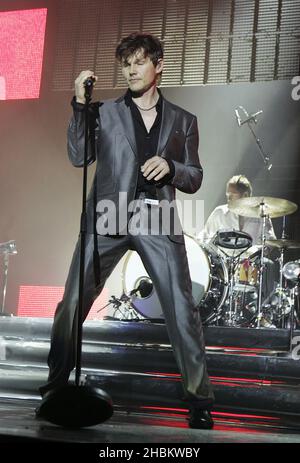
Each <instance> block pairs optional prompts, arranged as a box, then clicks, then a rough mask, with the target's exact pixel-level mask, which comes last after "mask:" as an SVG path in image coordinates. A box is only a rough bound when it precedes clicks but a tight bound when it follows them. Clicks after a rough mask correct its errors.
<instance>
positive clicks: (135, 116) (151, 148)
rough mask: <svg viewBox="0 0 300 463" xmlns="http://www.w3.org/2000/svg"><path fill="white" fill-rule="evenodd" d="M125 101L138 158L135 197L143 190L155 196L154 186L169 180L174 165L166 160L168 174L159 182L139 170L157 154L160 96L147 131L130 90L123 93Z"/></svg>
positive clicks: (160, 117)
mask: <svg viewBox="0 0 300 463" xmlns="http://www.w3.org/2000/svg"><path fill="white" fill-rule="evenodd" d="M125 103H126V104H127V105H128V106H129V107H130V110H131V115H132V120H133V125H134V131H135V141H136V146H137V151H138V158H139V172H138V181H137V190H136V197H138V196H139V194H140V193H141V192H145V193H146V194H147V197H150V198H156V186H162V185H164V184H165V183H167V181H170V180H171V178H172V177H173V176H174V170H175V169H174V165H173V163H172V162H168V160H167V162H168V164H169V167H170V174H169V175H166V176H165V177H164V178H163V179H161V180H160V181H159V182H155V180H154V179H152V180H150V181H149V180H147V179H146V178H145V177H144V176H143V173H142V172H141V166H142V165H143V164H144V163H145V162H146V161H147V159H149V158H151V157H153V156H156V155H158V154H159V153H157V144H158V138H159V132H160V127H161V119H162V97H161V94H160V95H159V99H158V101H157V103H156V112H157V115H156V118H155V120H154V123H153V125H152V127H151V129H150V131H149V132H147V129H146V126H145V124H144V121H143V118H142V116H141V113H140V111H139V109H138V107H137V106H136V104H135V103H134V102H133V101H132V95H131V91H130V90H128V91H127V93H126V94H125Z"/></svg>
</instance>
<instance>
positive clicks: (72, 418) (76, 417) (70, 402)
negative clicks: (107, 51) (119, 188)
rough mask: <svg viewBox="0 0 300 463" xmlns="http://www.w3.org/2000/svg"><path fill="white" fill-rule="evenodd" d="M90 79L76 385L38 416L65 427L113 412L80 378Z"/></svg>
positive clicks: (55, 394)
mask: <svg viewBox="0 0 300 463" xmlns="http://www.w3.org/2000/svg"><path fill="white" fill-rule="evenodd" d="M93 82H94V80H93V78H90V79H87V80H86V81H85V82H84V86H85V106H84V118H85V131H84V164H83V185H82V212H81V220H80V268H79V300H78V310H77V343H76V371H75V385H69V384H68V385H66V386H62V387H59V388H56V389H53V390H50V391H49V392H47V393H46V394H45V396H44V397H43V399H42V402H41V405H40V415H41V416H42V417H43V418H45V419H47V420H48V421H50V422H51V423H54V424H58V425H61V426H65V427H72V428H81V427H85V426H94V425H96V424H99V423H102V422H103V421H105V420H107V419H109V418H110V417H111V416H112V414H113V403H112V400H111V398H110V396H109V395H108V394H107V393H106V392H105V391H103V390H102V389H99V388H96V387H92V386H86V385H84V384H83V382H81V381H80V377H81V354H82V324H83V293H84V264H85V243H86V230H87V217H86V193H87V167H88V162H87V160H88V142H89V105H90V101H91V93H92V89H93Z"/></svg>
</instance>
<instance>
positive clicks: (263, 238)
mask: <svg viewBox="0 0 300 463" xmlns="http://www.w3.org/2000/svg"><path fill="white" fill-rule="evenodd" d="M264 207H265V202H264V199H263V200H262V202H261V203H260V210H261V213H260V216H261V218H262V230H261V244H262V246H261V253H260V269H259V272H260V273H259V291H258V313H257V328H260V323H261V318H262V285H263V272H264V269H265V264H264V257H265V244H266V218H267V215H266V214H265V210H264Z"/></svg>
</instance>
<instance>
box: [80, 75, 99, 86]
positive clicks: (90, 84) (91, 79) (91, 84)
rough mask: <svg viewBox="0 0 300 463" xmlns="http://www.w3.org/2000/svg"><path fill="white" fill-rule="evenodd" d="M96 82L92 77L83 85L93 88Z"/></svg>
mask: <svg viewBox="0 0 300 463" xmlns="http://www.w3.org/2000/svg"><path fill="white" fill-rule="evenodd" d="M95 82H96V79H95V77H93V76H91V77H88V78H87V79H85V81H84V82H83V85H84V86H85V87H93V85H94V83H95Z"/></svg>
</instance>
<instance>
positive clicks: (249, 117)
mask: <svg viewBox="0 0 300 463" xmlns="http://www.w3.org/2000/svg"><path fill="white" fill-rule="evenodd" d="M239 109H241V110H242V111H243V113H244V114H245V116H246V119H244V120H243V121H242V119H241V116H240V113H239ZM234 112H235V118H236V121H237V123H238V126H239V127H241V126H242V125H243V124H246V122H250V121H253V122H255V124H256V123H257V120H256V117H257V116H258V115H259V114H262V112H263V110H262V109H261V110H260V111H257V112H256V113H254V114H250V115H249V114H248V112H247V111H246V109H245V108H244V107H243V106H239V107H238V108H236V109H235V110H234Z"/></svg>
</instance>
